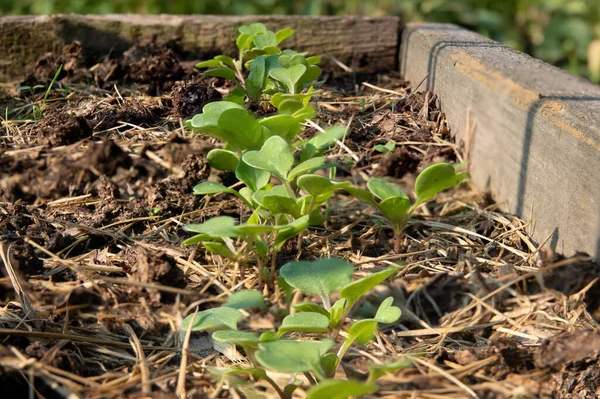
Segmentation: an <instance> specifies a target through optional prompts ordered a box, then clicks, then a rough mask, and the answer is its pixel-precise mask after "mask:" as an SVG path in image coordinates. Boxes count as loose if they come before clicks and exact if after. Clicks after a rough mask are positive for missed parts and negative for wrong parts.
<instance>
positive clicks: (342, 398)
mask: <svg viewBox="0 0 600 399" xmlns="http://www.w3.org/2000/svg"><path fill="white" fill-rule="evenodd" d="M378 389H379V387H378V386H377V385H376V384H368V383H365V382H360V381H353V380H325V381H321V382H319V385H316V386H314V387H312V388H310V389H309V390H308V392H307V394H306V399H347V398H349V397H359V396H361V395H365V394H368V393H373V392H377V390H378Z"/></svg>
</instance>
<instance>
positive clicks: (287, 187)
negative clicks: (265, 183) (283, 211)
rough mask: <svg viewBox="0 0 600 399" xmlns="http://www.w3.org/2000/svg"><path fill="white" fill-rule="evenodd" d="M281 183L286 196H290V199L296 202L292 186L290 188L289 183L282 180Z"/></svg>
mask: <svg viewBox="0 0 600 399" xmlns="http://www.w3.org/2000/svg"><path fill="white" fill-rule="evenodd" d="M282 183H283V186H284V187H285V189H286V190H287V192H288V194H289V195H290V198H291V199H293V200H294V201H296V200H297V198H296V194H295V193H294V190H292V186H290V183H289V182H287V181H284V180H282Z"/></svg>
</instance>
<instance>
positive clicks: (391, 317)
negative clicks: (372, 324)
mask: <svg viewBox="0 0 600 399" xmlns="http://www.w3.org/2000/svg"><path fill="white" fill-rule="evenodd" d="M393 303H394V298H393V297H391V296H390V297H387V298H386V299H385V300H384V301H383V302H381V305H379V309H377V313H376V314H375V320H377V322H378V323H383V324H391V323H395V322H397V321H398V319H400V316H402V311H401V310H400V308H398V307H396V306H393V305H392V304H393Z"/></svg>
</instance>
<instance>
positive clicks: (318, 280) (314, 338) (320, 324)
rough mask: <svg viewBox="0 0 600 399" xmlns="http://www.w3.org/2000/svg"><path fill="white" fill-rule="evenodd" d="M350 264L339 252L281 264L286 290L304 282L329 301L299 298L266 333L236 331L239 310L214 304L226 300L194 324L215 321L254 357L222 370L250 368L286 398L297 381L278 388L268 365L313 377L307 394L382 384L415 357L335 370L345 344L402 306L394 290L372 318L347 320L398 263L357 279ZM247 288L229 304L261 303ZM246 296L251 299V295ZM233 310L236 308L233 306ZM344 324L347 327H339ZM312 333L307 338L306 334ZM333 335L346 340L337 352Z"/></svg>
mask: <svg viewBox="0 0 600 399" xmlns="http://www.w3.org/2000/svg"><path fill="white" fill-rule="evenodd" d="M353 269H354V267H353V266H352V264H350V263H348V262H346V261H344V260H342V259H337V258H330V259H321V260H317V261H311V262H307V261H301V262H291V263H288V264H286V265H284V266H283V267H282V268H281V270H280V273H281V277H282V279H283V281H282V283H283V284H284V285H283V286H282V290H283V291H287V289H286V288H285V287H286V286H289V287H292V288H295V289H297V290H300V291H301V292H302V293H303V294H308V295H315V294H316V295H319V296H321V298H322V301H323V304H324V306H319V305H317V304H313V303H302V304H297V305H295V306H294V308H295V309H296V310H297V311H298V312H297V313H294V314H291V315H288V316H286V317H285V318H283V320H282V322H281V324H280V326H279V328H278V329H277V330H276V331H267V332H263V333H262V334H259V333H258V332H253V331H238V330H237V321H238V320H239V317H238V316H237V314H231V315H230V314H221V313H220V312H218V311H217V310H218V309H224V308H217V309H214V310H213V312H212V313H211V314H210V315H209V316H210V318H211V319H210V320H209V321H210V322H207V320H208V319H207V317H206V316H205V312H207V311H204V312H201V313H198V314H196V318H198V316H201V318H202V320H203V321H201V322H198V323H196V322H195V323H194V326H192V330H194V331H195V330H197V329H202V331H207V328H210V329H213V331H214V332H213V333H212V339H213V340H214V341H216V342H217V343H220V344H224V345H235V346H237V347H240V348H242V349H243V350H244V352H245V354H246V355H247V357H248V359H249V360H250V362H251V363H252V366H251V367H249V368H240V367H231V368H228V369H224V370H220V372H222V373H228V374H230V375H244V374H245V375H250V376H252V377H253V378H255V379H263V380H265V381H267V382H268V383H269V384H271V385H272V386H273V388H274V389H275V390H276V391H277V393H278V394H279V396H280V398H282V399H289V398H291V397H292V394H293V392H294V391H295V389H297V388H298V387H299V386H300V383H299V382H298V381H296V380H292V381H291V382H290V383H289V384H288V385H286V386H284V387H283V388H281V387H279V386H278V385H277V384H276V383H275V382H274V381H272V380H270V379H269V377H268V376H267V373H266V370H272V371H277V372H281V373H290V374H294V373H304V374H305V375H306V376H307V378H308V379H309V380H310V381H313V383H314V384H315V386H314V387H312V388H311V389H310V390H309V391H308V397H310V398H330V397H333V398H348V397H350V396H357V395H362V394H366V393H372V392H375V391H376V390H377V389H378V387H377V385H375V381H376V380H377V378H379V377H381V376H382V375H384V374H386V373H390V372H393V371H396V370H399V369H400V368H403V367H408V366H409V365H410V359H409V358H401V359H400V360H399V361H397V362H395V363H392V364H387V365H384V364H374V365H371V366H369V377H368V379H367V381H365V382H359V381H353V380H342V379H332V378H333V376H334V375H335V372H336V369H337V368H338V366H339V363H340V362H341V361H342V360H343V358H344V355H345V353H346V351H347V350H348V349H349V348H350V347H351V346H352V345H365V344H368V343H369V342H370V341H372V340H373V339H374V338H375V336H376V334H377V331H378V325H380V324H384V325H389V324H393V323H395V322H396V321H397V320H398V319H399V318H400V309H399V308H397V307H395V306H393V303H392V302H393V299H392V298H391V297H389V298H387V299H385V300H384V301H383V302H382V303H381V304H380V305H379V307H378V310H377V312H376V314H375V316H374V317H373V318H372V319H363V320H350V321H347V320H346V319H347V318H348V317H349V316H350V315H351V310H352V308H353V307H354V305H355V304H356V303H357V302H358V301H359V300H360V298H362V297H364V296H365V295H367V294H368V292H369V291H370V290H372V289H373V288H375V287H376V286H377V285H378V284H380V283H382V282H383V281H384V280H385V279H387V278H389V277H391V276H392V275H393V274H395V273H396V272H397V271H398V269H399V268H398V267H391V268H388V269H385V270H382V271H379V272H377V273H372V274H369V275H367V276H365V277H363V278H360V279H358V280H355V281H352V272H353ZM337 291H339V296H340V297H341V299H340V300H339V301H337V302H336V304H334V305H333V306H331V307H328V306H327V303H329V302H330V299H329V297H330V295H331V294H332V293H334V292H337ZM242 293H243V294H239V298H237V297H236V294H234V295H232V296H230V298H229V299H228V301H227V303H226V304H225V305H224V306H228V304H229V305H230V304H231V302H238V303H241V304H242V305H244V306H250V305H253V306H254V307H257V306H256V305H258V303H257V302H258V296H259V293H258V292H257V291H242ZM248 296H250V297H252V299H250V300H249V299H247V298H246V297H248ZM240 307H241V306H240ZM335 309H337V311H338V316H333V317H332V314H333V313H334V312H335V311H336V310H335ZM230 310H231V311H235V312H238V311H237V310H235V309H230ZM221 312H222V311H221ZM215 315H217V316H218V317H215ZM192 317H193V315H190V316H188V317H187V318H186V320H188V319H189V318H192ZM188 324H189V322H188ZM188 324H186V323H185V321H184V323H183V324H182V327H181V328H182V330H183V329H184V328H187V327H188ZM342 330H343V331H344V332H345V333H344V334H340V331H342ZM309 337H310V339H307V338H309ZM336 340H341V346H340V348H339V349H338V350H337V351H335V352H334V351H333V350H332V349H333V347H334V344H335V342H336Z"/></svg>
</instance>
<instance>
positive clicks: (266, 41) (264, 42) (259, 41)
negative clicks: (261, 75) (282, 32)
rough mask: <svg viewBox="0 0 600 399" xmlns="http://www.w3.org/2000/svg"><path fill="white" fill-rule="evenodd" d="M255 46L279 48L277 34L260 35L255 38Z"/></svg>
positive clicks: (267, 32) (264, 33)
mask: <svg viewBox="0 0 600 399" xmlns="http://www.w3.org/2000/svg"><path fill="white" fill-rule="evenodd" d="M254 44H255V45H256V47H258V48H265V47H269V46H271V47H274V46H277V38H276V37H275V33H274V32H271V31H266V32H263V33H258V34H256V35H255V36H254ZM255 61H256V60H255Z"/></svg>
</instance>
